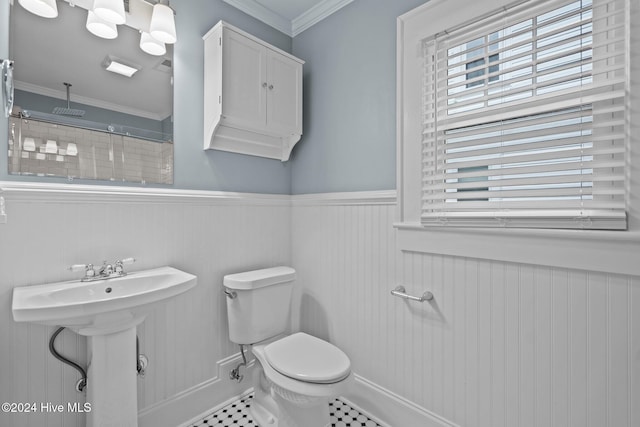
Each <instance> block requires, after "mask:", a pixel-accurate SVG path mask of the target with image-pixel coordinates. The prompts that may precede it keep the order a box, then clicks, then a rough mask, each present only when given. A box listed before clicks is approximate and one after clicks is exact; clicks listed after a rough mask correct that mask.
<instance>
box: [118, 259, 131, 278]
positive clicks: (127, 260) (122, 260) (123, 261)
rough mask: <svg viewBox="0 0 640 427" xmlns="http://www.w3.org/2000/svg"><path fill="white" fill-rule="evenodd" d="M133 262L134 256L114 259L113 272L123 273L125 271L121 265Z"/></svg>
mask: <svg viewBox="0 0 640 427" xmlns="http://www.w3.org/2000/svg"><path fill="white" fill-rule="evenodd" d="M134 262H136V259H135V258H124V259H121V260H119V261H116V263H115V267H114V270H115V272H116V273H117V274H122V275H124V274H125V272H124V267H123V266H124V265H126V264H133V263H134Z"/></svg>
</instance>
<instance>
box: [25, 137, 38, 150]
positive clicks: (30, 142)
mask: <svg viewBox="0 0 640 427" xmlns="http://www.w3.org/2000/svg"><path fill="white" fill-rule="evenodd" d="M22 149H23V150H24V151H36V141H35V140H34V139H33V138H25V139H24V143H23V144H22Z"/></svg>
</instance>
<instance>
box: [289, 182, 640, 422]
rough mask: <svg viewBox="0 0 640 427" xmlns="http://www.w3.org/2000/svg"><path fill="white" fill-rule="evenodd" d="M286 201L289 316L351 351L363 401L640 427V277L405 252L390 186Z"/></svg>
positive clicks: (372, 405) (386, 416)
mask: <svg viewBox="0 0 640 427" xmlns="http://www.w3.org/2000/svg"><path fill="white" fill-rule="evenodd" d="M292 200H293V202H292V206H293V214H292V238H293V246H292V257H293V258H292V260H293V265H294V267H295V268H296V270H297V271H298V280H297V284H298V295H297V299H298V301H299V305H300V306H299V309H297V313H296V316H295V317H296V318H297V319H298V322H299V327H300V328H301V329H302V330H304V331H306V332H309V333H312V334H314V335H317V336H319V337H322V338H325V339H328V340H329V341H331V342H332V343H334V344H336V345H338V346H339V347H340V348H342V349H343V350H344V351H345V352H346V353H347V354H348V355H349V356H350V358H351V360H352V363H353V366H354V369H355V370H356V372H357V374H358V380H357V381H356V387H355V393H354V395H353V396H348V397H349V399H350V400H352V401H353V402H355V403H356V404H357V405H358V406H360V407H362V408H365V409H366V410H368V411H369V412H371V414H372V415H374V416H376V417H377V418H379V419H381V420H382V421H384V422H387V423H388V424H389V425H391V426H396V427H405V426H411V427H414V426H415V427H417V426H421V427H423V426H464V427H473V426H478V427H516V426H519V427H527V426H539V427H634V426H638V425H640V277H637V276H624V275H616V274H606V273H599V272H593V271H583V270H574V269H565V268H560V267H547V266H544V265H531V264H525V263H509V262H503V261H492V260H480V259H472V258H464V257H456V256H450V255H433V254H422V253H415V252H401V251H400V250H397V248H396V231H395V229H394V228H393V223H394V220H395V215H396V205H395V193H394V192H389V193H385V192H379V193H354V194H320V195H304V196H293V198H292ZM400 284H402V285H404V286H405V287H406V288H407V292H408V293H411V294H414V295H421V294H422V293H423V291H425V290H429V291H432V292H433V293H434V295H435V301H434V302H433V303H427V302H425V303H417V302H411V301H404V300H401V299H399V298H396V297H393V296H391V295H390V291H391V289H393V288H394V287H395V286H396V285H400Z"/></svg>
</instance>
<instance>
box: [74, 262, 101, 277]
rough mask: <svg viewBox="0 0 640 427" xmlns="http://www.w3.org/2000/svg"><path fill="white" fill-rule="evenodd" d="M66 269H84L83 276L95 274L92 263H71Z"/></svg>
mask: <svg viewBox="0 0 640 427" xmlns="http://www.w3.org/2000/svg"><path fill="white" fill-rule="evenodd" d="M68 269H69V270H71V271H84V276H85V278H87V277H93V276H95V275H96V271H95V270H94V269H93V264H73V265H72V266H70V267H69V268H68Z"/></svg>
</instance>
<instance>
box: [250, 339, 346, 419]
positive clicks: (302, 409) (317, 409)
mask: <svg viewBox="0 0 640 427" xmlns="http://www.w3.org/2000/svg"><path fill="white" fill-rule="evenodd" d="M252 352H253V354H254V355H255V356H256V359H257V361H258V364H257V372H256V374H255V375H256V376H257V377H258V378H256V382H255V383H254V391H255V397H254V402H253V403H252V405H251V409H250V412H251V415H252V416H253V417H254V419H255V420H256V422H257V423H258V425H260V426H263V425H265V426H267V425H271V426H278V427H327V426H329V425H330V419H329V400H330V399H332V398H335V397H336V396H340V395H341V394H343V393H345V392H346V391H347V390H348V388H349V386H350V385H351V383H352V381H353V374H352V373H351V363H350V361H349V358H348V357H347V356H346V355H345V354H344V353H343V352H342V351H341V350H340V349H339V348H337V347H335V346H334V345H332V344H330V343H328V342H326V341H323V340H321V339H319V338H316V337H314V336H311V335H308V334H305V333H302V332H298V333H296V334H293V335H289V336H287V337H284V338H282V339H279V340H276V341H273V342H271V343H268V344H257V345H254V346H253V348H252ZM256 385H257V386H256Z"/></svg>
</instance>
